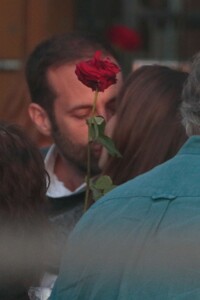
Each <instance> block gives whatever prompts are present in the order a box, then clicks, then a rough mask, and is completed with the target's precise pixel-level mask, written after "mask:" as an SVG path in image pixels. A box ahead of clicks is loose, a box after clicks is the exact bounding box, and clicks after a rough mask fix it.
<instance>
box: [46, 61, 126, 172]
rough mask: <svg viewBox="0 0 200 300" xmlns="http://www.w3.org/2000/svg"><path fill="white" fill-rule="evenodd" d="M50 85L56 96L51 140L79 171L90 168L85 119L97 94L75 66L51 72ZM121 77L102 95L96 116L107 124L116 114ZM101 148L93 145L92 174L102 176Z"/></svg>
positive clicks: (66, 66) (71, 65) (88, 115)
mask: <svg viewBox="0 0 200 300" xmlns="http://www.w3.org/2000/svg"><path fill="white" fill-rule="evenodd" d="M48 81H49V83H50V85H51V86H52V87H53V90H54V91H55V94H56V99H55V102H54V120H53V122H52V124H51V125H52V137H53V139H54V141H55V143H56V144H57V147H58V149H59V151H60V153H61V155H62V156H63V157H64V158H65V159H66V160H68V161H70V162H71V163H73V164H76V165H77V166H78V167H79V168H80V170H82V171H85V170H86V165H87V143H88V126H87V124H86V119H87V118H88V117H90V116H91V111H92V106H93V101H94V92H93V91H92V90H91V89H90V88H88V87H87V86H85V85H84V84H83V83H82V82H80V81H79V80H78V78H77V76H76V74H75V64H66V65H64V66H61V67H58V68H56V69H51V70H49V71H48ZM121 82H122V78H121V74H118V80H117V83H116V84H114V85H112V86H110V87H109V88H108V89H106V90H105V91H104V92H99V95H98V100H97V105H96V114H97V115H101V116H103V117H104V118H105V120H106V122H107V121H108V120H109V119H110V118H111V117H112V116H113V114H114V113H115V99H116V96H117V94H118V92H119V89H120V87H121ZM101 151H102V147H101V145H98V144H94V145H92V154H91V156H92V158H91V165H92V166H91V169H92V174H96V173H97V172H99V167H98V160H99V157H100V154H101Z"/></svg>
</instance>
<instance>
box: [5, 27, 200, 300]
mask: <svg viewBox="0 0 200 300" xmlns="http://www.w3.org/2000/svg"><path fill="white" fill-rule="evenodd" d="M96 51H101V54H102V57H103V58H106V59H109V61H111V62H113V63H114V64H116V65H117V66H119V67H120V62H118V60H117V58H116V57H115V53H114V52H113V51H112V49H111V48H110V47H109V45H107V44H104V43H102V41H100V40H99V39H97V38H96V37H94V36H93V35H90V34H83V33H82V32H81V33H78V32H74V33H70V34H62V35H56V36H53V37H51V38H49V39H47V40H44V41H42V42H41V43H40V44H39V45H37V46H36V48H35V49H34V50H33V51H32V53H30V55H29V57H28V58H27V61H26V66H25V78H26V81H27V86H28V90H29V93H30V99H31V103H30V104H29V107H28V112H29V115H30V118H31V120H32V122H33V124H34V125H35V126H36V127H37V130H38V131H39V132H40V133H41V134H42V135H43V136H46V137H47V139H48V140H52V141H53V144H52V145H51V146H50V147H48V148H42V149H39V148H38V147H37V146H36V145H34V143H33V142H32V141H31V140H30V137H29V136H28V135H27V134H25V133H24V132H23V130H22V129H20V128H18V127H17V126H16V125H11V124H8V123H2V124H0V136H1V145H0V157H1V158H0V172H1V181H0V185H1V187H0V195H1V196H0V201H1V204H2V209H1V222H2V227H1V230H0V234H1V241H4V242H3V243H1V246H0V257H1V263H0V268H1V270H0V271H1V279H0V298H1V299H6V300H7V299H8V300H14V299H16V300H25V299H31V300H36V299H45V300H47V299H50V300H65V299H73V300H78V299H80V300H84V299H85V300H89V299H91V300H93V299H95V300H98V299H99V300H103V299H109V300H112V299H113V300H115V299H118V300H122V299H123V300H124V299H130V300H131V299H134V300H135V299H136V300H137V299H198V298H199V297H200V287H199V282H200V278H199V277H200V276H199V270H200V257H199V256H200V251H199V250H200V237H199V225H200V214H199V213H198V210H199V209H200V204H199V203H200V202H199V201H200V189H199V185H198V182H199V181H198V176H199V175H200V167H199V162H198V157H199V155H200V137H199V135H200V113H199V112H200V100H199V99H200V90H199V84H200V76H199V74H200V72H199V70H200V55H199V54H197V55H196V56H195V59H194V61H193V64H192V66H191V70H190V72H189V73H187V72H184V71H181V70H176V69H173V68H169V67H167V66H161V65H151V66H141V67H139V68H138V69H137V70H134V71H132V72H131V74H129V75H128V76H124V74H123V70H122V68H121V72H120V73H119V74H117V77H116V82H114V83H113V84H112V85H110V86H109V87H108V88H107V89H105V91H103V92H101V93H99V95H98V100H97V102H96V110H95V114H96V115H97V116H101V117H103V118H104V120H105V122H106V128H105V134H106V135H107V136H109V137H111V139H112V140H113V142H114V144H115V146H116V148H117V149H118V150H119V152H120V154H121V157H120V158H119V157H113V156H111V155H110V154H109V152H108V151H107V150H106V148H104V147H102V145H100V144H97V143H92V144H91V157H90V158H91V177H92V179H93V180H94V182H95V180H96V179H97V178H99V176H100V175H102V174H103V175H108V176H110V178H111V179H112V181H113V183H114V184H115V185H116V187H115V188H114V189H113V190H112V191H110V192H108V193H107V194H106V195H105V196H104V197H102V198H101V199H99V200H98V201H97V202H96V203H94V204H92V205H91V207H90V208H89V209H88V211H87V212H86V213H84V211H83V205H84V200H85V192H86V188H87V187H86V183H85V177H86V175H87V159H88V157H87V155H88V154H87V149H88V124H87V122H86V120H87V119H88V118H89V117H90V116H91V111H92V109H93V103H94V91H92V90H91V89H89V88H88V87H87V86H85V85H84V84H83V83H82V82H81V81H79V80H78V78H77V76H76V74H75V69H76V65H77V63H79V62H81V61H83V60H84V61H87V60H90V59H92V58H93V57H94V54H95V53H96ZM1 295H2V296H1Z"/></svg>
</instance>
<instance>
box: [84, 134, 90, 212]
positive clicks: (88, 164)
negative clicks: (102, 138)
mask: <svg viewBox="0 0 200 300" xmlns="http://www.w3.org/2000/svg"><path fill="white" fill-rule="evenodd" d="M88 138H89V134H88ZM90 146H91V143H90V142H88V145H87V175H86V192H85V201H84V212H85V211H86V210H87V209H88V207H89V196H90V172H91V155H90V154H91V147H90Z"/></svg>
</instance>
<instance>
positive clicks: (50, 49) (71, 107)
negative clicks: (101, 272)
mask: <svg viewBox="0 0 200 300" xmlns="http://www.w3.org/2000/svg"><path fill="white" fill-rule="evenodd" d="M97 50H100V51H101V52H102V56H103V57H109V58H110V59H111V60H112V61H113V62H115V63H116V60H115V59H114V57H113V55H112V54H111V53H112V52H111V50H110V49H109V47H108V48H107V47H106V46H105V45H103V44H102V43H100V42H99V41H97V40H96V39H95V38H94V37H92V36H89V35H83V34H82V33H81V34H80V33H70V34H62V35H57V36H54V37H52V38H50V39H48V40H45V41H43V42H41V43H40V44H39V45H38V46H37V47H36V48H35V49H34V50H33V52H32V53H31V54H30V56H29V58H28V60H27V64H26V79H27V83H28V87H29V91H30V96H31V101H32V103H31V104H30V106H29V114H30V117H31V119H32V120H33V122H34V123H35V125H36V127H37V128H38V130H39V131H40V132H41V133H42V134H44V135H46V136H49V137H51V138H52V140H53V142H54V144H53V145H52V146H51V147H50V149H49V150H48V152H47V155H46V157H45V165H46V170H47V171H48V173H49V175H50V186H49V188H48V192H47V196H48V199H49V214H50V219H51V220H52V222H53V223H54V225H55V226H54V227H55V228H56V230H57V235H56V237H55V239H56V240H55V241H54V242H53V246H54V247H55V253H56V255H55V259H53V258H51V262H50V267H51V270H50V271H52V272H53V273H57V271H58V267H59V259H60V256H61V253H60V252H61V250H62V245H63V242H64V240H65V239H66V237H67V236H68V234H69V232H70V231H71V230H72V228H73V227H74V225H75V224H76V222H77V221H78V220H79V218H80V217H81V215H82V213H83V202H84V194H85V192H84V191H85V176H86V167H87V143H88V127H87V124H86V119H87V118H88V117H90V115H91V111H92V105H93V101H94V92H93V91H92V90H91V89H90V88H88V87H87V86H85V85H83V83H82V82H80V81H79V80H78V78H77V77H76V74H75V68H76V64H77V63H78V62H80V61H82V60H88V59H90V58H92V57H93V56H94V53H95V52H96V51H97ZM120 84H121V77H120V75H118V78H117V83H116V84H114V85H112V86H110V87H109V88H108V89H106V90H105V91H104V92H102V93H99V97H98V101H97V106H96V114H97V115H101V116H103V117H104V118H105V121H107V120H109V118H110V117H111V116H112V115H113V113H114V112H115V98H116V95H117V93H118V91H119V88H120ZM100 153H101V146H100V145H98V144H94V145H93V146H92V153H91V175H92V176H96V175H98V174H99V168H98V164H97V163H98V159H99V156H100Z"/></svg>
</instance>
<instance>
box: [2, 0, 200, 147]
mask: <svg viewBox="0 0 200 300" xmlns="http://www.w3.org/2000/svg"><path fill="white" fill-rule="evenodd" d="M74 29H81V30H86V31H87V30H88V31H91V30H92V31H94V32H95V33H97V34H98V35H100V36H101V37H102V38H103V39H106V40H108V41H109V42H110V43H111V44H112V46H113V47H114V48H115V50H116V53H117V54H118V57H119V60H120V62H121V65H122V68H123V71H124V73H125V74H128V73H129V72H130V71H131V70H132V69H134V68H135V67H137V66H138V65H140V64H144V63H146V64H147V63H152V62H154V61H156V62H159V63H162V64H169V65H172V66H175V67H181V68H187V63H188V61H190V60H191V59H192V57H193V55H194V54H195V53H197V52H198V51H200V1H199V0H17V1H15V0H9V1H8V0H0V38H1V47H0V119H1V120H2V119H3V120H7V121H9V122H15V123H17V124H20V125H22V126H23V127H24V128H25V130H26V131H27V132H28V133H30V135H31V136H32V138H33V139H34V140H35V141H36V142H37V143H38V145H40V146H41V145H46V144H48V142H49V141H48V140H46V139H45V138H44V137H42V136H40V135H39V133H38V132H37V131H36V130H35V128H33V125H32V123H31V121H30V119H29V117H28V114H27V106H28V103H29V99H28V94H27V90H26V85H25V81H24V78H23V71H22V66H23V62H24V60H25V59H26V57H27V55H28V54H29V53H30V52H31V51H32V50H33V48H34V47H35V46H36V45H37V44H38V43H39V42H40V41H41V40H42V39H44V38H47V37H49V36H51V35H53V34H56V33H63V32H69V31H72V30H74Z"/></svg>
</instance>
